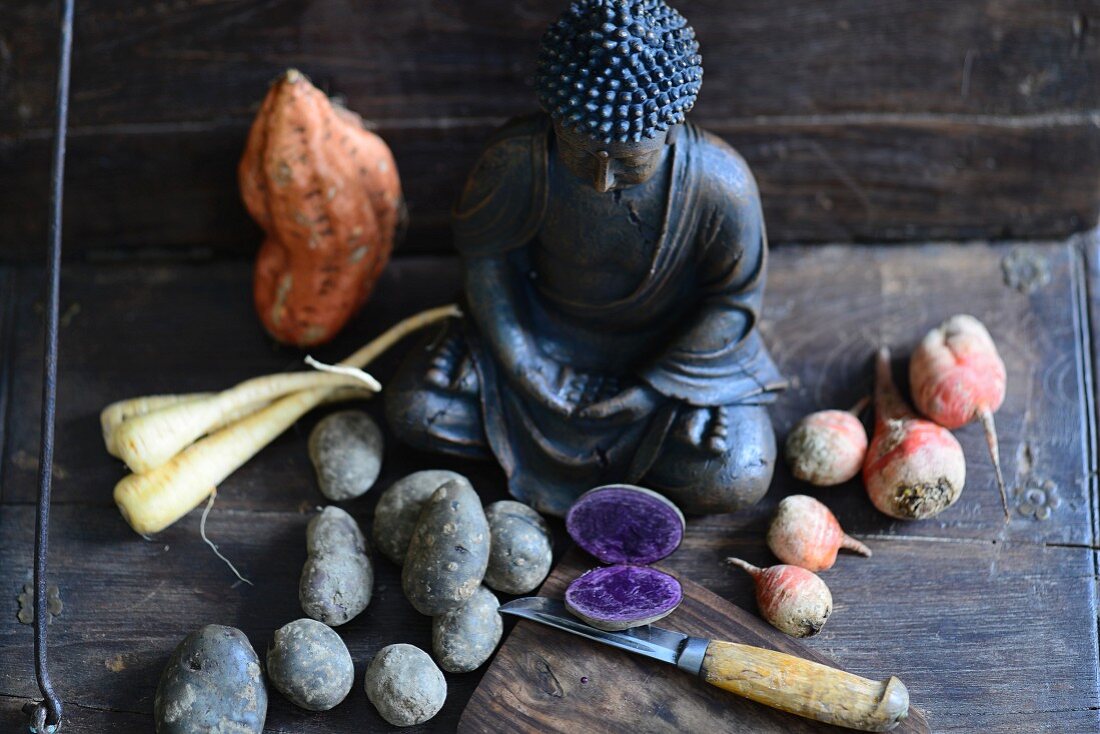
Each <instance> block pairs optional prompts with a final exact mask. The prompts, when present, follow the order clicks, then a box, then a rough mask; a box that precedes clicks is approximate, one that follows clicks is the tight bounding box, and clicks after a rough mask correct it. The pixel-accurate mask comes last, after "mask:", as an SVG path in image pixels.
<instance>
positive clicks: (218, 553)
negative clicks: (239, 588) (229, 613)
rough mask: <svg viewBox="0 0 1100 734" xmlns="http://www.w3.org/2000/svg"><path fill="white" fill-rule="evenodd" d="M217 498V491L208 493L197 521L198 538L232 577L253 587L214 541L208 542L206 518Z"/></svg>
mask: <svg viewBox="0 0 1100 734" xmlns="http://www.w3.org/2000/svg"><path fill="white" fill-rule="evenodd" d="M217 497H218V490H217V489H215V490H214V491H213V492H211V493H210V499H208V500H207V501H206V509H204V510H203V511H202V518H201V519H200V520H199V536H200V537H201V538H202V540H203V542H204V543H206V544H207V545H208V546H210V550H212V551H214V555H216V556H217V557H218V558H220V559H221V560H222V561H223V562H224V563H225V565H227V566H229V570H230V571H232V572H233V575H234V576H236V577H237V578H238V579H239V580H241V581H243V582H245V583H246V584H248V585H249V586H254V585H255V584H253V583H252V582H251V581H249V580H248V579H246V578H245V577H244V576H242V575H241V572H240V571H238V570H237V567H236V566H234V565H233V562H232V561H230V560H229V559H228V558H226V557H225V556H224V555H222V552H221V551H220V550H218V546H216V545H214V541H212V540H210V538H209V537H207V535H206V518H207V517H209V516H210V511H211V510H212V509H214V500H215V499H217Z"/></svg>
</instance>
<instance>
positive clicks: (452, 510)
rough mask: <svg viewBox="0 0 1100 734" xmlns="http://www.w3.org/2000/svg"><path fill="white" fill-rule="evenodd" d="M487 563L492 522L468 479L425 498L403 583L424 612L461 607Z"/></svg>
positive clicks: (414, 601)
mask: <svg viewBox="0 0 1100 734" xmlns="http://www.w3.org/2000/svg"><path fill="white" fill-rule="evenodd" d="M488 565H489V522H488V520H486V519H485V511H484V510H483V509H482V507H481V499H480V498H479V497H478V496H477V492H475V491H474V490H473V488H472V487H470V486H469V485H468V484H466V483H464V482H459V481H453V480H452V481H450V482H447V483H446V484H444V485H443V486H442V487H440V488H439V489H437V490H436V491H435V492H434V493H432V496H431V498H429V500H428V501H427V503H425V505H424V508H423V509H422V510H421V512H420V518H419V519H418V520H417V523H416V529H415V530H414V531H413V536H412V540H411V541H410V542H409V549H408V552H407V553H406V554H405V565H404V566H403V567H402V569H401V587H402V589H403V590H404V592H405V596H406V597H407V598H408V600H409V603H411V604H412V605H413V607H415V608H416V611H418V612H420V613H421V614H426V615H428V616H429V617H435V616H437V615H440V614H444V613H446V612H449V611H451V610H452V609H457V608H458V607H460V606H462V604H464V603H465V602H466V600H467V599H469V598H470V597H471V596H473V595H474V592H475V591H477V589H478V586H480V585H481V580H482V579H483V578H485V569H486V568H487V567H488Z"/></svg>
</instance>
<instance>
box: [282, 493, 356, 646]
mask: <svg viewBox="0 0 1100 734" xmlns="http://www.w3.org/2000/svg"><path fill="white" fill-rule="evenodd" d="M306 552H307V553H308V554H309V557H308V558H307V559H306V563H305V566H303V567H302V576H301V579H300V580H299V582H298V599H299V601H300V602H301V604H302V611H304V612H305V613H306V615H307V616H309V617H311V618H313V619H316V620H317V621H319V622H324V623H325V624H327V625H329V626H330V627H338V626H339V625H342V624H346V623H347V622H350V621H351V620H352V619H354V618H355V617H356V616H358V615H359V613H360V612H362V611H363V610H364V609H366V608H367V605H368V604H370V600H371V594H372V592H373V589H374V568H373V566H372V565H371V561H370V556H369V555H367V546H366V539H365V538H364V537H363V532H362V531H361V530H360V529H359V524H358V523H357V522H356V521H355V518H353V517H352V516H351V515H349V514H348V513H346V512H344V511H343V510H341V509H340V508H339V507H331V506H330V507H326V508H325V509H324V511H323V512H321V514H320V515H318V516H317V517H315V518H313V519H312V520H310V521H309V526H308V527H307V529H306Z"/></svg>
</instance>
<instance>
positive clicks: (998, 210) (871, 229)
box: [0, 92, 1100, 259]
mask: <svg viewBox="0 0 1100 734" xmlns="http://www.w3.org/2000/svg"><path fill="white" fill-rule="evenodd" d="M533 107H534V101H533V99H532V98H531V95H530V93H529V92H524V93H523V97H522V100H521V101H520V103H519V104H518V105H517V109H518V110H529V109H533ZM698 121H699V122H700V123H701V124H709V125H710V126H711V127H712V128H713V129H714V130H715V132H717V133H720V134H721V135H722V136H723V137H724V138H725V139H726V140H728V141H729V142H730V143H731V144H733V145H734V146H736V147H737V148H738V149H739V150H740V152H741V153H742V154H743V155H744V156H745V158H746V159H747V160H748V162H749V164H750V165H751V166H752V168H753V171H754V173H755V175H756V177H757V179H758V182H759V185H760V189H761V194H762V198H763V203H764V209H765V217H766V219H767V222H768V231H769V235H770V236H771V238H772V240H773V242H792V241H795V242H822V241H850V240H857V241H872V242H881V241H885V240H916V239H973V238H1010V239H1012V238H1014V239H1022V238H1028V237H1042V238H1055V237H1064V236H1067V235H1068V234H1070V233H1072V232H1075V231H1078V230H1082V229H1085V228H1087V227H1091V226H1093V224H1094V223H1095V222H1096V220H1097V217H1098V215H1100V207H1098V202H1100V179H1097V177H1096V176H1095V171H1096V170H1098V169H1100V128H1098V126H1097V123H1096V122H1095V121H1093V120H1091V119H1090V120H1089V121H1077V122H1073V121H1069V122H1066V121H1062V122H1052V121H1050V120H1039V121H1031V122H1028V121H1024V122H1020V123H1018V124H1017V123H1003V122H1000V121H997V120H994V119H986V120H976V119H940V118H929V119H909V118H899V119H885V120H878V119H865V118H858V119H851V120H849V119H832V118H824V119H820V120H803V119H798V118H795V119H790V118H784V119H780V120H769V119H764V120H760V121H756V120H726V119H721V118H711V119H709V120H708V119H707V118H705V117H703V116H702V115H699V116H698ZM501 122H503V118H491V119H488V120H480V121H471V122H453V123H452V122H447V121H441V122H439V123H438V125H437V126H434V127H419V128H415V129H412V128H403V127H393V126H389V125H386V126H383V127H382V128H381V129H380V130H379V132H380V133H381V134H382V135H383V136H384V137H385V138H386V139H387V140H388V141H389V143H390V145H391V146H392V147H393V150H394V152H395V155H396V158H397V163H398V166H399V167H400V169H401V173H402V178H403V181H404V186H405V193H406V196H407V198H408V202H409V208H410V230H409V233H408V236H407V238H406V240H405V242H404V243H403V244H402V245H401V246H400V247H399V248H398V250H397V253H396V254H397V256H398V257H400V256H402V254H406V255H407V254H415V253H428V252H434V253H439V252H446V251H450V248H451V244H450V243H451V240H450V234H449V210H450V205H451V202H452V201H453V199H454V197H455V196H456V193H457V192H458V191H459V190H460V187H461V185H462V181H463V179H464V178H465V176H466V174H467V171H468V170H469V168H470V167H471V166H472V165H473V162H474V160H475V159H476V157H477V154H478V151H479V150H480V149H481V146H482V144H483V142H484V140H485V139H486V137H487V136H488V135H489V134H490V132H491V130H492V128H493V127H494V126H495V125H497V124H499V123H501ZM246 134H247V122H245V121H237V122H225V123H210V124H206V123H203V124H201V125H198V126H189V125H182V126H181V125H167V126H161V127H154V128H151V129H150V128H147V127H142V126H139V127H137V128H136V129H128V128H127V129H116V128H108V129H98V128H97V129H93V130H89V131H85V132H83V133H82V132H79V131H77V132H76V133H75V134H74V136H73V138H72V139H71V141H70V144H69V159H68V160H69V163H68V168H67V189H66V199H65V201H66V206H65V217H66V220H65V233H66V238H67V240H66V252H67V253H68V254H69V255H70V256H72V257H81V256H85V257H96V258H100V259H103V258H111V259H118V258H120V257H125V256H134V255H140V256H146V257H148V256H154V257H155V256H161V257H164V256H169V257H176V258H201V257H209V256H211V255H219V256H225V255H231V256H239V257H249V258H250V257H252V256H253V255H254V254H255V252H256V250H257V248H258V246H259V242H260V234H259V232H258V230H257V229H256V227H255V226H254V225H253V224H252V222H251V220H249V218H248V216H247V214H246V213H245V211H244V208H243V207H242V206H241V204H240V197H239V194H238V192H237V183H236V165H237V161H238V159H239V157H240V153H241V150H242V149H243V146H244V140H245V136H246ZM48 164H49V141H48V138H47V137H46V136H38V137H34V138H17V139H13V140H8V141H4V140H3V139H2V138H0V218H3V220H4V221H5V223H6V224H5V227H4V230H3V232H2V233H0V258H20V259H41V252H42V246H41V243H42V242H43V241H44V238H45V234H44V231H43V228H44V226H45V224H44V223H45V222H46V214H45V206H46V202H47V199H48V197H47V196H46V194H47V191H48V177H47V171H48V168H49V165H48Z"/></svg>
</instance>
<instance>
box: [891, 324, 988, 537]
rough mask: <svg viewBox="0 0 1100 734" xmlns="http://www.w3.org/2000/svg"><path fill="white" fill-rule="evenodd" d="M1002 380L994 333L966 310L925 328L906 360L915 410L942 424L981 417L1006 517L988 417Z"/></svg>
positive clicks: (958, 423)
mask: <svg viewBox="0 0 1100 734" xmlns="http://www.w3.org/2000/svg"><path fill="white" fill-rule="evenodd" d="M1006 379H1007V378H1006V374H1005V363H1004V361H1003V360H1002V359H1001V355H1000V354H999V353H998V352H997V345H996V344H994V343H993V337H991V336H990V335H989V331H988V330H987V329H986V328H985V326H984V325H983V324H982V322H981V321H978V320H977V319H976V318H974V317H973V316H967V315H965V314H960V315H958V316H952V317H951V318H949V319H948V320H947V321H944V322H943V323H942V324H940V325H939V326H938V327H936V328H935V329H932V330H931V331H930V332H928V334H927V335H926V336H925V337H924V339H923V340H921V343H920V345H919V346H918V347H917V350H916V351H915V352H913V358H912V359H911V360H910V361H909V381H910V383H911V384H912V390H913V402H914V403H915V404H916V406H917V410H919V411H920V412H921V413H924V414H925V415H926V416H928V417H929V418H931V419H932V420H934V421H935V422H936V423H939V424H940V425H941V426H943V427H944V428H961V427H962V426H965V425H966V424H967V423H970V422H971V421H973V420H978V421H981V424H982V428H983V429H985V440H986V444H987V445H988V446H989V455H990V457H991V458H992V459H993V471H994V473H995V474H996V476H997V488H998V489H999V490H1000V492H1001V507H1002V508H1003V509H1004V513H1005V521H1006V522H1007V521H1008V519H1009V514H1008V493H1007V492H1006V491H1005V480H1004V475H1003V474H1002V473H1001V455H1000V451H999V450H998V448H997V426H996V425H995V424H994V422H993V414H994V413H996V412H997V410H998V409H999V408H1000V407H1001V404H1002V403H1003V402H1004V399H1005V383H1006Z"/></svg>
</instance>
